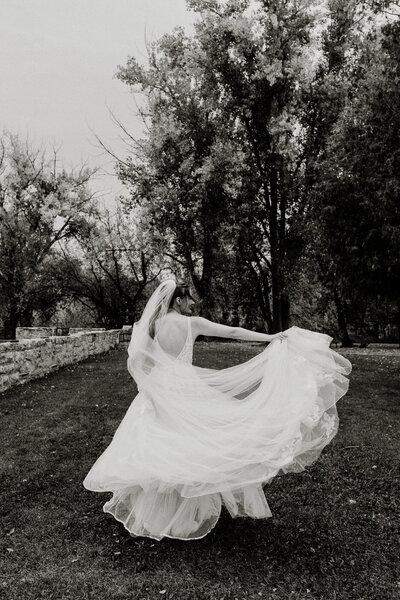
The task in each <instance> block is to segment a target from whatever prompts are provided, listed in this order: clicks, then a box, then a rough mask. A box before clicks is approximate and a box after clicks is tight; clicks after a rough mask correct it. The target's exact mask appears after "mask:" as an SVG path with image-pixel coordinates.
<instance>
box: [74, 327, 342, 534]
mask: <svg viewBox="0 0 400 600" xmlns="http://www.w3.org/2000/svg"><path fill="white" fill-rule="evenodd" d="M286 334H287V338H286V339H285V340H284V341H283V342H280V341H279V340H274V341H273V342H272V343H271V344H269V345H268V346H267V347H266V348H265V349H264V350H263V351H262V352H260V353H259V354H258V355H257V356H255V357H254V358H252V359H250V360H248V361H246V362H245V363H242V364H240V365H237V366H234V367H230V368H227V369H221V370H213V369H204V368H201V367H195V366H192V365H191V364H188V363H185V362H183V361H181V360H177V359H172V358H171V357H170V356H168V355H167V354H166V353H165V352H163V351H162V349H161V348H160V347H159V346H158V347H157V344H156V343H155V342H154V340H149V341H148V346H147V347H148V348H149V351H148V352H146V353H143V354H142V356H141V357H140V360H137V359H138V356H136V357H135V358H136V360H135V361H134V363H133V364H132V361H131V363H130V364H129V362H128V366H129V368H130V371H131V372H132V374H134V375H136V376H135V379H136V380H137V382H138V387H139V393H138V395H137V396H136V398H135V399H134V401H133V402H132V404H131V405H130V407H129V408H128V411H127V412H126V414H125V416H124V418H123V420H122V422H121V423H120V425H119V427H118V429H117V431H116V432H115V434H114V437H113V440H112V442H111V444H110V445H109V446H108V448H107V449H106V450H105V452H104V453H103V454H102V455H101V456H100V457H99V459H98V460H97V461H96V463H95V464H94V465H93V467H92V468H91V470H90V471H89V473H88V475H87V476H86V478H85V480H84V486H85V487H86V488H87V489H89V490H92V491H96V492H104V491H110V492H113V496H112V498H111V499H110V500H109V501H108V502H107V503H106V504H105V505H104V511H105V512H109V513H111V514H113V515H114V517H115V518H116V519H118V520H119V521H121V522H122V523H123V524H124V526H125V527H126V528H127V529H128V531H129V532H130V533H131V534H132V535H139V536H149V537H153V538H155V539H161V538H162V537H165V536H166V537H174V538H179V539H195V538H199V537H203V536H204V535H206V534H207V533H208V532H209V531H210V529H211V528H212V527H213V526H214V525H215V523H216V521H217V520H218V517H219V514H220V511H221V506H222V504H223V505H224V506H225V507H226V508H227V509H228V510H229V512H230V514H231V515H232V516H234V517H235V516H246V515H247V516H250V517H253V518H267V517H270V516H271V511H270V508H269V506H268V503H267V501H266V499H265V494H264V490H263V486H265V485H266V484H267V483H268V482H270V481H271V480H272V478H273V477H275V476H276V475H277V474H280V473H288V472H300V471H302V470H304V469H305V467H307V466H308V465H311V464H312V463H313V462H314V461H315V460H316V459H317V458H318V456H319V455H320V453H321V451H322V449H323V448H324V447H325V446H326V445H327V444H328V443H329V442H330V441H331V440H332V438H333V437H334V436H335V435H336V433H337V430H338V415H337V409H336V403H337V402H338V400H339V399H340V398H341V397H342V396H343V395H344V394H345V393H346V392H347V390H348V385H349V381H348V378H347V375H348V374H349V373H350V371H351V364H350V362H349V361H348V360H347V359H346V358H345V357H343V356H342V355H340V354H338V353H337V352H335V351H333V350H332V349H331V348H330V342H331V340H332V338H331V337H329V336H327V335H325V334H320V333H316V332H312V331H308V330H305V329H301V328H298V327H291V328H290V329H288V330H287V331H286ZM153 344H154V346H153ZM131 358H132V356H131ZM131 358H130V360H131Z"/></svg>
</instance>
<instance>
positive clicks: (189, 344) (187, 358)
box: [176, 317, 193, 364]
mask: <svg viewBox="0 0 400 600" xmlns="http://www.w3.org/2000/svg"><path fill="white" fill-rule="evenodd" d="M186 318H187V336H186V340H185V343H184V345H183V348H182V350H181V351H180V353H179V354H178V356H177V357H176V360H181V361H182V362H185V363H189V364H191V363H192V360H193V336H192V326H191V324H190V317H186Z"/></svg>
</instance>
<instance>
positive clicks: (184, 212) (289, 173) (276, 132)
mask: <svg viewBox="0 0 400 600" xmlns="http://www.w3.org/2000/svg"><path fill="white" fill-rule="evenodd" d="M310 5H311V3H310V2H307V1H303V2H301V3H300V5H299V3H298V2H285V3H282V2H279V1H273V2H268V3H266V2H259V3H252V2H250V0H241V1H237V0H228V1H227V2H218V1H209V0H192V1H189V2H188V6H189V7H190V8H192V9H193V10H194V11H196V12H197V13H198V15H199V17H200V19H199V20H198V21H197V23H196V25H195V34H194V36H193V37H191V38H188V37H187V36H185V35H184V33H183V31H182V30H176V31H175V32H174V33H173V34H171V35H168V36H164V37H163V38H162V40H161V41H160V42H159V43H158V44H155V45H153V46H152V48H151V52H150V57H149V59H150V65H149V68H148V69H145V68H144V67H141V66H140V65H139V64H138V63H137V61H136V60H135V59H132V58H130V59H129V60H128V63H127V66H126V67H124V68H120V70H119V75H118V76H119V78H120V79H121V80H123V81H124V82H126V83H127V84H128V85H130V86H132V87H134V88H135V89H136V90H140V91H143V92H145V94H146V96H147V107H146V109H145V110H146V111H147V112H146V116H147V123H148V135H147V138H146V139H145V140H143V141H142V142H141V143H140V145H139V146H138V147H139V157H138V156H136V157H134V158H131V159H130V160H129V159H128V160H127V161H126V162H125V164H122V165H120V174H121V177H122V178H123V179H124V180H125V181H127V182H129V183H130V184H131V185H132V195H133V198H134V201H135V202H138V203H140V204H141V205H142V206H143V205H146V206H147V207H148V209H149V211H150V213H151V217H152V219H153V221H152V223H154V224H157V226H158V227H159V225H158V224H159V223H160V221H162V223H163V225H161V228H162V227H163V228H164V231H168V232H169V233H170V234H171V236H172V240H173V245H174V249H175V251H177V255H178V256H177V257H176V258H177V259H178V260H181V262H182V263H183V264H184V265H185V266H186V267H187V268H188V270H189V272H190V273H191V275H192V278H193V282H194V284H195V286H196V288H197V290H198V291H199V293H200V295H201V296H202V297H203V298H204V297H205V294H206V293H207V290H210V287H211V284H212V279H213V273H215V263H216V261H217V260H218V256H219V257H222V259H223V257H224V244H225V243H227V242H228V241H230V242H232V241H234V242H235V245H236V249H237V252H238V253H239V254H240V255H241V267H242V268H243V267H244V268H245V269H247V270H248V271H249V274H251V276H252V277H253V279H254V284H255V289H256V291H257V296H258V298H259V302H260V306H261V308H262V312H263V316H264V320H265V323H266V325H267V327H268V329H270V330H272V331H276V330H278V329H281V328H282V327H285V326H287V323H288V316H289V315H288V300H287V294H286V292H285V262H287V260H288V259H289V258H290V260H291V259H292V257H291V256H290V253H289V252H288V244H287V239H288V230H289V227H290V215H291V211H292V210H293V206H294V205H295V204H296V202H297V197H296V193H295V190H296V186H295V185H294V184H293V180H294V179H295V177H296V169H297V165H296V158H297V155H298V151H299V148H298V144H297V141H296V135H295V126H296V117H295V114H294V112H295V107H296V103H297V101H298V88H299V86H300V87H301V85H302V82H303V81H304V80H308V78H309V76H310V73H309V67H308V64H307V62H306V61H305V60H303V58H304V57H303V55H304V53H307V52H308V51H309V42H310V39H309V31H310V27H311V24H312V17H311V14H310V11H309V10H308V9H309V8H310ZM135 86H136V87H135ZM138 158H139V159H140V158H141V162H140V160H139V162H138ZM196 258H197V264H196ZM198 265H201V269H202V271H201V277H199V276H198V272H197V269H196V267H198ZM209 302H210V301H209Z"/></svg>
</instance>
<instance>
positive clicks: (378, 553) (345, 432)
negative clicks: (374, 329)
mask: <svg viewBox="0 0 400 600" xmlns="http://www.w3.org/2000/svg"><path fill="white" fill-rule="evenodd" d="M258 351H259V347H257V345H246V344H240V343H216V342H212V343H209V344H206V343H205V342H202V343H199V344H197V345H196V352H195V362H196V363H197V364H201V365H203V366H215V364H217V365H218V366H228V365H229V364H234V363H238V362H241V361H243V360H245V359H246V358H249V357H250V356H252V355H253V354H254V353H256V352H258ZM343 353H344V354H345V355H346V356H348V358H349V359H350V360H351V362H352V364H353V372H352V374H351V375H350V389H349V392H348V394H347V395H346V396H345V397H344V398H342V399H341V400H340V402H339V404H338V411H339V417H340V428H339V433H338V435H337V436H336V437H335V438H334V440H333V441H332V443H331V444H330V445H329V446H328V447H327V448H325V449H324V451H323V453H322V455H321V457H320V459H319V460H318V461H317V462H316V463H314V464H313V465H312V466H311V467H308V469H307V470H306V471H305V472H303V473H301V474H288V475H284V476H282V477H277V478H275V479H274V480H273V481H272V483H271V484H269V485H268V486H267V487H266V490H265V491H266V495H267V499H268V503H269V505H270V507H271V510H272V513H273V517H272V518H270V519H267V520H252V519H248V518H247V519H243V518H238V519H232V518H231V517H230V516H229V514H228V513H227V512H223V513H222V515H221V518H220V521H219V523H218V524H217V526H216V527H215V529H213V530H212V531H211V533H210V534H209V535H208V536H206V537H205V538H203V539H202V540H199V541H191V542H184V541H175V540H170V539H164V540H162V541H161V542H156V541H154V540H151V539H147V538H133V537H131V536H130V535H129V533H128V532H127V531H126V530H125V529H124V527H123V526H122V525H121V524H120V523H118V522H117V521H115V520H114V518H113V517H112V516H111V515H106V514H105V513H103V511H102V505H103V504H104V503H105V502H106V501H107V500H108V499H109V498H110V497H111V494H97V493H93V492H89V491H87V490H85V488H84V487H83V485H82V481H83V479H84V477H85V475H86V473H87V472H88V471H89V469H90V467H91V466H92V464H93V463H94V461H95V460H96V459H97V457H98V456H99V454H100V453H101V452H102V451H103V450H104V449H105V448H106V446H107V445H108V444H109V442H110V441H111V438H112V435H113V433H114V431H115V429H116V428H117V426H118V424H119V422H120V421H121V419H122V417H123V416H124V414H125V411H126V410H127V408H128V406H129V404H130V402H131V401H132V399H133V398H134V396H135V393H136V389H135V385H134V383H133V381H132V380H131V379H130V376H129V374H128V373H127V371H126V348H124V347H120V348H118V349H116V350H113V351H111V352H109V353H106V354H104V355H102V356H99V357H95V358H91V359H88V360H87V361H85V362H83V363H81V364H79V365H75V366H71V367H66V368H64V369H62V370H61V371H59V372H58V373H55V374H53V375H50V376H48V377H46V378H44V379H40V380H37V381H35V382H32V383H30V384H26V385H24V386H21V387H16V388H14V389H13V390H9V391H8V392H5V393H4V394H2V395H0V417H1V423H2V435H1V439H0V445H1V459H0V460H1V483H2V485H1V496H2V497H1V512H2V533H3V535H2V539H1V546H2V547H1V557H2V558H1V560H2V565H1V575H0V597H2V594H3V595H4V598H6V599H7V600H17V599H18V600H37V599H39V598H45V599H46V600H50V599H57V600H81V599H84V598H90V599H96V600H103V599H104V600H109V599H110V600H111V599H121V600H125V599H128V598H129V599H132V600H133V599H134V600H136V599H138V600H141V599H143V600H144V599H155V598H168V599H169V598H179V599H188V600H189V599H190V600H192V599H193V600H194V599H204V600H216V599H218V600H222V599H224V600H234V599H238V600H244V599H245V600H251V599H257V600H258V599H259V598H269V599H271V600H278V599H279V600H288V599H293V600H302V599H307V600H311V599H317V598H318V599H326V600H328V599H329V600H331V599H332V600H333V599H343V600H353V599H357V600H361V599H362V600H385V599H392V598H393V599H395V598H400V572H399V554H400V552H399V549H400V548H399V544H398V542H399V520H398V519H399V506H398V504H399V454H400V452H399V450H400V435H399V433H400V432H399V429H400V427H399V390H400V375H399V366H400V351H399V350H398V349H392V350H390V351H384V350H376V351H374V350H369V349H366V350H357V351H356V350H348V351H343Z"/></svg>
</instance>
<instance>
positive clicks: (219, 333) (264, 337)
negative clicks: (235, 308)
mask: <svg viewBox="0 0 400 600" xmlns="http://www.w3.org/2000/svg"><path fill="white" fill-rule="evenodd" d="M191 325H192V332H193V337H194V338H196V337H197V336H198V335H206V336H210V337H221V338H233V339H235V340H247V341H249V342H271V341H272V340H273V339H275V338H276V337H280V336H281V335H284V334H279V333H277V334H275V335H268V334H267V333H257V332H256V331H251V330H250V329H244V328H243V327H230V326H229V325H220V324H219V323H214V322H213V321H209V320H208V319H204V318H203V317H191Z"/></svg>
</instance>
